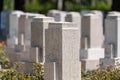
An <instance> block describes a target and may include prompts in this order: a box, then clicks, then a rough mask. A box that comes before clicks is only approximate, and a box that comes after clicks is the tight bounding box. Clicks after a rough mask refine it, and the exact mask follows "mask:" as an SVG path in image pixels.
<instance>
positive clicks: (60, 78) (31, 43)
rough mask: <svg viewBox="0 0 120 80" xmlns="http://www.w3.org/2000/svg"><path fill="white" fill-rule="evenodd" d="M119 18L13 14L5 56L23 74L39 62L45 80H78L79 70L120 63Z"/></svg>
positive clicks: (87, 13) (56, 13) (97, 14)
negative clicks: (42, 66)
mask: <svg viewBox="0 0 120 80" xmlns="http://www.w3.org/2000/svg"><path fill="white" fill-rule="evenodd" d="M48 16H49V17H48ZM119 17H120V13H119V12H109V13H108V15H107V18H106V19H104V18H103V13H102V12H101V11H83V12H81V15H80V13H78V12H63V11H57V10H50V11H49V12H48V14H47V16H45V15H43V14H33V13H24V12H21V11H12V12H10V14H9V16H8V17H7V19H6V20H7V21H8V23H9V38H8V40H7V41H8V46H7V56H8V57H9V58H10V60H11V64H12V63H14V62H18V63H22V64H24V68H25V69H26V71H30V70H31V66H30V65H31V62H37V63H38V62H42V63H43V64H44V73H45V80H68V79H69V80H80V72H81V70H80V69H81V68H82V69H84V70H87V69H89V70H93V69H96V68H97V67H98V65H99V64H101V63H103V64H104V65H116V63H119V54H120V53H119V39H120V38H119V37H120V36H119V32H120V31H119ZM104 20H105V22H104ZM8 23H6V24H8ZM103 23H105V35H103ZM80 62H81V63H80Z"/></svg>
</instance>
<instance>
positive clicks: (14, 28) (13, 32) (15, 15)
mask: <svg viewBox="0 0 120 80" xmlns="http://www.w3.org/2000/svg"><path fill="white" fill-rule="evenodd" d="M22 14H24V13H23V12H22V11H13V12H11V14H10V20H9V21H10V37H13V36H16V37H17V36H18V24H19V17H20V15H22Z"/></svg>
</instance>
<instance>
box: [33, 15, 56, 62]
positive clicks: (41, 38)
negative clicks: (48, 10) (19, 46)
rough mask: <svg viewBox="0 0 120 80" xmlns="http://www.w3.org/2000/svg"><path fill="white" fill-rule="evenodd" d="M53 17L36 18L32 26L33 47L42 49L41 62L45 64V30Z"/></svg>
mask: <svg viewBox="0 0 120 80" xmlns="http://www.w3.org/2000/svg"><path fill="white" fill-rule="evenodd" d="M53 21H54V19H53V18H52V17H35V18H34V19H33V21H32V24H31V46H32V47H39V48H40V53H39V54H40V62H45V29H47V28H48V24H49V22H53Z"/></svg>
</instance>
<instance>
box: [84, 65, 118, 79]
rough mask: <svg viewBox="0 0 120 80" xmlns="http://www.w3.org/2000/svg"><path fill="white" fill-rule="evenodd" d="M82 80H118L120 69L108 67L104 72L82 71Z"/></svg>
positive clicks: (97, 70)
mask: <svg viewBox="0 0 120 80" xmlns="http://www.w3.org/2000/svg"><path fill="white" fill-rule="evenodd" d="M82 80H120V69H119V68H116V67H113V66H108V67H107V68H106V69H105V70H101V69H100V68H98V69H96V70H93V71H83V72H82Z"/></svg>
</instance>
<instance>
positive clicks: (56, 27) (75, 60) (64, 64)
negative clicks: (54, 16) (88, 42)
mask: <svg viewBox="0 0 120 80" xmlns="http://www.w3.org/2000/svg"><path fill="white" fill-rule="evenodd" d="M78 36H79V28H78V27H77V26H74V24H73V23H68V22H60V23H58V22H53V23H50V24H49V28H48V29H46V31H45V48H46V54H45V57H46V62H45V66H44V68H45V73H46V72H47V73H48V74H45V80H48V78H49V77H50V76H53V72H50V71H51V70H49V69H51V66H54V65H56V67H55V66H54V70H53V71H55V72H54V73H55V74H54V76H55V77H56V79H54V78H51V79H49V80H80V79H81V78H80V73H81V72H80V71H81V70H80V67H81V66H80V61H79V46H80V45H79V43H80V41H79V37H78ZM54 62H55V64H54ZM50 63H51V65H50ZM47 64H48V65H50V68H49V66H47ZM73 73H74V74H73Z"/></svg>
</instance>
